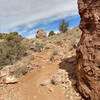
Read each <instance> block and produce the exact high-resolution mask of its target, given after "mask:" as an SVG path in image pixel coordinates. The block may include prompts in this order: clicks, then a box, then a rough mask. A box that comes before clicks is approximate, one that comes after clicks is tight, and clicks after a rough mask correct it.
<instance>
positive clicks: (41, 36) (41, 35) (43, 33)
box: [36, 29, 47, 39]
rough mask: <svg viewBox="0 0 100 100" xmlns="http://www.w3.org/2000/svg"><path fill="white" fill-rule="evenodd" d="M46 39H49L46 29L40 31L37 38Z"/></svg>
mask: <svg viewBox="0 0 100 100" xmlns="http://www.w3.org/2000/svg"><path fill="white" fill-rule="evenodd" d="M46 37H47V34H46V31H45V30H44V29H38V31H37V34H36V38H38V39H43V38H46Z"/></svg>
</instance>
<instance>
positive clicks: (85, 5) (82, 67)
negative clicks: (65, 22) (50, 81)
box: [77, 0, 100, 100]
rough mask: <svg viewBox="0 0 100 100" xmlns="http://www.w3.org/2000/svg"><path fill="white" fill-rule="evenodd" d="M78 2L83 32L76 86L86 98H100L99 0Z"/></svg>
mask: <svg viewBox="0 0 100 100" xmlns="http://www.w3.org/2000/svg"><path fill="white" fill-rule="evenodd" d="M78 4H79V13H80V16H81V18H82V20H81V23H80V28H81V30H82V32H83V34H82V37H81V40H80V42H79V44H78V48H77V62H78V73H77V77H78V81H77V83H78V85H77V86H78V89H79V91H80V93H81V94H82V96H83V97H84V98H85V99H86V100H100V57H99V55H100V37H99V36H100V0H78Z"/></svg>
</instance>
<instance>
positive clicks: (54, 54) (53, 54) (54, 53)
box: [50, 50, 59, 61]
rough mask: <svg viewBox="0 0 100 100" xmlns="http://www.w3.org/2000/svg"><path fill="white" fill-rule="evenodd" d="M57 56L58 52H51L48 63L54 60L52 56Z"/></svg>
mask: <svg viewBox="0 0 100 100" xmlns="http://www.w3.org/2000/svg"><path fill="white" fill-rule="evenodd" d="M56 55H59V51H58V50H54V51H52V54H51V55H50V61H52V59H53V58H54V56H56Z"/></svg>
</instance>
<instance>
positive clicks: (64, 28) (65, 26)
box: [59, 20, 69, 33]
mask: <svg viewBox="0 0 100 100" xmlns="http://www.w3.org/2000/svg"><path fill="white" fill-rule="evenodd" d="M68 26H69V23H68V22H65V20H62V22H61V23H60V24H59V31H60V32H62V33H65V32H66V31H67V30H68Z"/></svg>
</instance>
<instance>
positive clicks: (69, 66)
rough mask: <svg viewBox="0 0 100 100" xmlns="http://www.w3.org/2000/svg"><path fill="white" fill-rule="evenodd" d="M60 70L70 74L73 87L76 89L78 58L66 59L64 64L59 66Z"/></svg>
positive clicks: (63, 61)
mask: <svg viewBox="0 0 100 100" xmlns="http://www.w3.org/2000/svg"><path fill="white" fill-rule="evenodd" d="M59 66H60V69H64V70H66V71H67V72H68V74H69V79H70V80H71V82H72V84H73V87H74V88H75V89H76V80H77V77H76V73H77V63H76V57H75V56H72V57H70V58H65V59H63V60H62V62H61V63H60V64H59Z"/></svg>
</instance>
